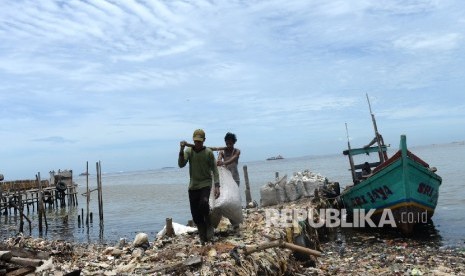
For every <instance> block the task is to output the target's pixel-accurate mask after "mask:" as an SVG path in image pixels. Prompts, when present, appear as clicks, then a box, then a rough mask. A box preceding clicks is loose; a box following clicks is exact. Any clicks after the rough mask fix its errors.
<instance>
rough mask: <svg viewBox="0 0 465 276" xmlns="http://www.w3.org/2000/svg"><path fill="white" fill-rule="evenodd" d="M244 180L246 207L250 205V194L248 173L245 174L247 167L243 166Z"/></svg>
mask: <svg viewBox="0 0 465 276" xmlns="http://www.w3.org/2000/svg"><path fill="white" fill-rule="evenodd" d="M243 169H244V179H245V202H246V205H245V206H246V207H248V206H249V204H250V203H252V196H251V194H250V185H249V173H248V172H247V165H244V167H243Z"/></svg>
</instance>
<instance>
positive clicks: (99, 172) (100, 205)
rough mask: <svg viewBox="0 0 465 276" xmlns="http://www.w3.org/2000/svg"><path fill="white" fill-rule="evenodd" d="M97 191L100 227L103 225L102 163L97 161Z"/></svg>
mask: <svg viewBox="0 0 465 276" xmlns="http://www.w3.org/2000/svg"><path fill="white" fill-rule="evenodd" d="M97 192H98V213H99V220H100V227H102V226H103V196H102V165H101V163H100V161H98V162H97Z"/></svg>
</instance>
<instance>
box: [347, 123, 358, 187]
mask: <svg viewBox="0 0 465 276" xmlns="http://www.w3.org/2000/svg"><path fill="white" fill-rule="evenodd" d="M346 135H347V148H348V149H349V151H348V155H349V163H350V171H351V172H352V181H353V183H354V185H355V184H356V183H357V177H356V176H355V165H354V159H353V158H352V154H351V153H350V150H351V148H350V139H349V130H348V128H347V123H346Z"/></svg>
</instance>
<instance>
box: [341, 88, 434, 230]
mask: <svg viewBox="0 0 465 276" xmlns="http://www.w3.org/2000/svg"><path fill="white" fill-rule="evenodd" d="M367 99H368V95H367ZM368 104H369V105H370V102H369V99H368ZM370 113H371V106H370ZM371 116H372V120H373V125H374V128H375V139H373V141H372V142H370V143H369V145H367V146H364V147H362V148H354V149H352V148H351V147H350V142H349V141H348V149H347V150H345V151H344V152H343V154H344V155H347V156H348V157H349V163H350V171H351V172H352V180H353V185H351V186H348V187H347V188H346V189H345V190H344V191H343V192H342V193H341V196H340V197H341V199H342V202H343V205H344V208H345V209H346V212H347V215H348V217H349V218H350V217H351V216H353V214H354V210H355V211H357V212H360V210H363V212H365V214H368V212H371V214H372V215H373V216H372V217H371V218H372V221H373V222H375V223H378V224H377V226H379V225H380V224H379V222H380V220H389V219H393V222H394V225H393V224H390V225H391V226H394V227H397V228H399V229H400V231H401V232H402V233H403V234H405V235H411V234H413V232H414V226H415V225H416V224H419V223H427V222H428V221H429V220H430V219H431V217H432V216H433V214H434V210H435V208H436V205H437V202H438V197H439V187H440V186H441V183H442V178H441V177H440V176H439V175H437V174H436V173H435V172H436V168H434V167H430V166H429V164H428V163H426V162H425V161H423V160H422V159H420V158H419V157H418V156H416V155H415V154H413V153H412V152H410V151H409V150H408V148H407V137H406V136H405V135H401V137H400V146H399V150H398V151H397V153H395V154H394V155H393V156H392V157H390V158H388V157H387V153H386V150H387V147H386V145H385V144H384V141H383V139H382V137H381V135H380V134H379V133H378V130H377V126H376V121H375V119H374V115H373V113H371ZM346 127H347V125H346ZM347 136H348V135H347ZM375 143H377V145H376V146H372V145H373V144H375ZM372 152H377V153H378V155H379V162H373V163H369V162H364V163H362V164H358V165H356V164H354V156H356V155H361V154H367V155H368V154H369V153H372ZM371 168H373V170H371ZM386 210H388V211H389V212H387V211H386ZM383 226H385V225H383Z"/></svg>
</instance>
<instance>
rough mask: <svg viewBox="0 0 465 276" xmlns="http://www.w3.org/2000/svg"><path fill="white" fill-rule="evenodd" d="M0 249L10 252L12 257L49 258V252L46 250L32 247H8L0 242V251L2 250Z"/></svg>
mask: <svg viewBox="0 0 465 276" xmlns="http://www.w3.org/2000/svg"><path fill="white" fill-rule="evenodd" d="M1 250H3V251H5V252H10V253H11V255H12V257H20V258H29V259H41V260H48V259H49V258H50V253H48V252H44V251H36V250H32V249H27V248H19V247H12V248H8V247H6V246H3V245H1V244H0V252H3V251H1ZM0 255H1V254H0ZM2 260H3V259H2Z"/></svg>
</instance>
